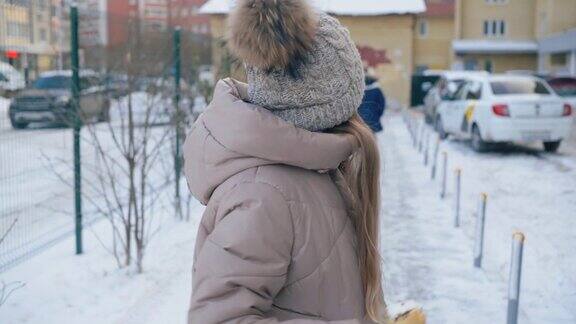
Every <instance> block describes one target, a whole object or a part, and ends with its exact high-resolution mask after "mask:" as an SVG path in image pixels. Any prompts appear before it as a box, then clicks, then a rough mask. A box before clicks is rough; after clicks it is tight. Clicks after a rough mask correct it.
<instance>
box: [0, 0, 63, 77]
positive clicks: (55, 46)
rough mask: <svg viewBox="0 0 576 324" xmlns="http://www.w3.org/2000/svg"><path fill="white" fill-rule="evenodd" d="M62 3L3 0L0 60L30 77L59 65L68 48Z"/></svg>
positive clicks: (39, 0)
mask: <svg viewBox="0 0 576 324" xmlns="http://www.w3.org/2000/svg"><path fill="white" fill-rule="evenodd" d="M62 6H63V4H62V1H59V0H58V1H57V0H0V60H2V61H5V62H9V63H10V64H12V65H13V66H15V67H16V68H17V69H19V70H21V71H22V72H24V73H25V75H26V76H27V77H28V78H29V79H33V78H34V77H36V75H37V74H38V73H40V72H42V71H45V70H48V69H52V68H54V67H57V66H58V65H59V62H62V60H64V56H65V54H66V53H67V52H68V48H69V46H67V45H64V44H65V41H66V40H67V39H68V38H69V36H68V35H69V33H68V31H67V30H65V29H66V28H67V26H69V25H68V23H67V18H66V15H65V13H64V12H63V10H62V9H63V8H62ZM66 44H67V43H66Z"/></svg>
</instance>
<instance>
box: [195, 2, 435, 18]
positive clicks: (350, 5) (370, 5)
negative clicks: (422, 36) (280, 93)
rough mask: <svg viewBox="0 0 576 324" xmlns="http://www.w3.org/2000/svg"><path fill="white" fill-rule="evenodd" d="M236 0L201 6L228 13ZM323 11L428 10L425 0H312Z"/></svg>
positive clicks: (380, 12)
mask: <svg viewBox="0 0 576 324" xmlns="http://www.w3.org/2000/svg"><path fill="white" fill-rule="evenodd" d="M234 2H235V1H234V0H209V1H208V2H207V3H206V4H204V5H203V6H202V8H200V13H203V14H227V13H228V12H229V11H230V8H232V7H233V6H234ZM311 2H312V4H313V5H314V6H315V7H317V8H319V9H322V10H323V11H325V12H327V13H331V14H335V15H341V16H377V15H392V14H418V13H422V12H424V11H425V10H426V4H425V3H424V0H311Z"/></svg>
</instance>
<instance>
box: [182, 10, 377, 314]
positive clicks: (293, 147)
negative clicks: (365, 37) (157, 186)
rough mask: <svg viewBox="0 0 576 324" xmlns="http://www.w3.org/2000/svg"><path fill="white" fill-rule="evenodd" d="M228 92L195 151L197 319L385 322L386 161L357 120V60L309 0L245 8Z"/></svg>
mask: <svg viewBox="0 0 576 324" xmlns="http://www.w3.org/2000/svg"><path fill="white" fill-rule="evenodd" d="M229 30H230V33H229V37H228V45H229V47H230V49H231V52H232V53H233V54H234V55H235V56H236V57H238V58H239V59H240V60H242V61H243V62H244V64H245V67H246V72H247V79H248V84H243V83H240V82H238V81H235V80H232V79H225V80H221V81H219V82H218V84H217V85H216V88H215V93H214V99H213V101H212V103H211V104H210V106H209V107H208V109H207V110H206V112H205V113H203V114H202V115H201V117H200V118H199V119H198V121H197V122H196V123H195V124H194V126H193V128H192V131H191V132H190V134H189V135H188V137H187V140H186V143H185V173H186V177H187V180H188V184H189V188H190V190H191V192H192V193H193V194H194V196H195V197H196V198H198V199H199V200H200V201H201V202H202V203H203V204H205V205H206V206H207V207H206V211H205V213H204V215H203V218H202V221H201V224H200V228H199V232H198V238H197V243H196V250H195V262H194V269H193V292H192V300H191V305H190V311H189V323H196V324H211V323H294V324H308V323H309V324H312V323H340V324H352V323H372V322H377V323H384V322H385V321H386V319H387V317H386V307H385V304H384V298H383V292H382V288H381V271H380V260H379V256H378V213H379V206H378V203H379V197H378V193H379V188H378V180H379V156H378V150H377V146H376V144H375V142H374V138H373V135H372V132H371V131H370V129H369V128H367V127H366V126H365V124H364V123H363V122H362V121H361V120H360V119H359V117H358V116H357V114H356V110H357V108H358V107H359V105H360V103H361V101H362V96H363V92H364V75H363V67H362V62H361V60H360V56H359V54H358V52H357V50H356V47H355V46H354V43H353V42H352V41H351V39H350V36H349V33H348V31H347V30H346V29H345V28H343V27H342V26H341V25H340V24H339V22H338V21H337V20H336V19H334V18H332V17H330V16H328V15H326V14H323V13H320V12H317V11H315V10H313V9H311V8H309V7H308V5H307V3H306V2H305V1H304V0H282V1H278V0H239V1H237V6H236V7H235V9H234V10H233V12H232V13H231V14H230V17H229Z"/></svg>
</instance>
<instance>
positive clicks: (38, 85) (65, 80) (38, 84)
mask: <svg viewBox="0 0 576 324" xmlns="http://www.w3.org/2000/svg"><path fill="white" fill-rule="evenodd" d="M71 80H72V78H71V77H69V76H63V75H58V76H51V77H41V78H39V79H38V80H36V81H35V82H34V84H33V85H32V87H33V88H35V89H70V87H71V83H72V82H71Z"/></svg>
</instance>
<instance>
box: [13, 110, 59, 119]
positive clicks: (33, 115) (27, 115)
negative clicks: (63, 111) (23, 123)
mask: <svg viewBox="0 0 576 324" xmlns="http://www.w3.org/2000/svg"><path fill="white" fill-rule="evenodd" d="M16 119H26V120H54V114H53V113H51V112H21V113H17V114H16Z"/></svg>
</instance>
